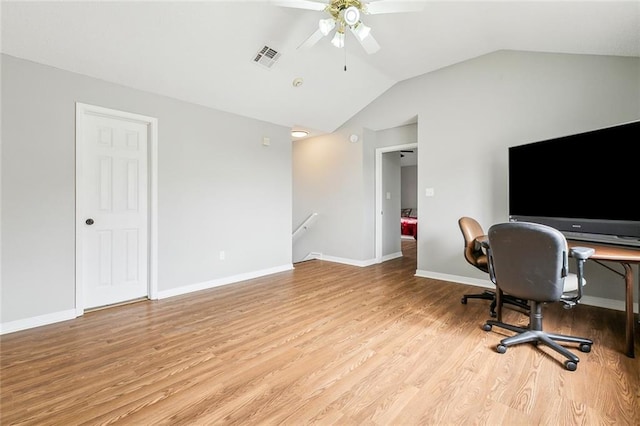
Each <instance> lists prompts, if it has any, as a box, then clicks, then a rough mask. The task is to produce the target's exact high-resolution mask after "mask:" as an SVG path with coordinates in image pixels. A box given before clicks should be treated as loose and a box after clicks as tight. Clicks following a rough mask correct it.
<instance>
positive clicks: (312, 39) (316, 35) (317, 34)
mask: <svg viewBox="0 0 640 426" xmlns="http://www.w3.org/2000/svg"><path fill="white" fill-rule="evenodd" d="M322 37H324V34H322V31H320V28H318V29H317V30H315V31H314V32H313V34H311V35H310V36H309V37H307V39H306V40H305V41H303V42H302V44H301V45H300V46H298V49H308V48H310V47H311V46H313V45H314V44H316V43H317V42H318V41H320V40H321V39H322Z"/></svg>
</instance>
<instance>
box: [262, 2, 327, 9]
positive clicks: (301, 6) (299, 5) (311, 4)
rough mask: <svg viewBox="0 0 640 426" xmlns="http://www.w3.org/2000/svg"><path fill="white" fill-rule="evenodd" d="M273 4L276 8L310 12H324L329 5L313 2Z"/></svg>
mask: <svg viewBox="0 0 640 426" xmlns="http://www.w3.org/2000/svg"><path fill="white" fill-rule="evenodd" d="M271 3H273V4H274V5H276V6H282V7H293V8H296V9H308V10H324V9H325V8H326V7H327V5H328V4H327V3H319V2H317V1H311V0H272V1H271Z"/></svg>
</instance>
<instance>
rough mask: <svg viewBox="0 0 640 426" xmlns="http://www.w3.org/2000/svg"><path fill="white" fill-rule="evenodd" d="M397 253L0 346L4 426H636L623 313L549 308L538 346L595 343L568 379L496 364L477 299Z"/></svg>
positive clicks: (537, 360) (558, 362) (634, 377)
mask: <svg viewBox="0 0 640 426" xmlns="http://www.w3.org/2000/svg"><path fill="white" fill-rule="evenodd" d="M403 252H404V254H405V256H404V257H403V258H399V259H394V260H391V261H388V262H385V263H384V264H381V265H375V266H370V267H366V268H359V267H353V266H347V265H341V264H336V263H330V262H323V261H319V260H313V261H308V262H303V263H299V264H296V265H295V270H293V271H289V272H283V273H279V274H275V275H272V276H269V277H263V278H259V279H254V280H250V281H245V282H243V283H237V284H232V285H228V286H224V287H218V288H215V289H211V290H206V291H201V292H197V293H192V294H189V295H185V296H178V297H173V298H170V299H164V300H159V301H144V302H139V303H135V304H130V305H123V306H118V307H113V308H110V309H104V310H99V311H95V312H91V313H87V314H85V315H84V316H83V317H80V318H77V319H75V320H72V321H67V322H63V323H58V324H54V325H50V326H45V327H40V328H37V329H32V330H26V331H21V332H17V333H11V334H7V335H4V336H1V337H0V345H1V346H0V351H1V356H2V360H1V370H0V380H1V381H0V391H1V405H0V409H1V414H0V416H1V417H0V423H1V424H2V425H97V424H101V425H102V424H123V425H169V424H170V425H219V424H225V425H226V424H229V425H235V424H242V425H252V424H256V425H258V424H259V425H273V424H283V425H303V424H326V425H439V424H456V425H457V424H487V425H499V424H500V425H514V424H536V425H540V424H541V425H558V424H563V425H564V424H588V425H591V424H616V425H638V424H640V360H639V359H637V358H636V359H632V358H628V357H626V356H625V355H624V353H623V350H624V313H623V312H619V311H611V310H606V309H601V308H594V307H590V306H582V305H581V306H578V307H577V308H576V309H573V310H570V311H565V310H563V309H562V308H561V307H560V306H559V305H553V306H548V308H547V309H546V310H545V319H544V323H545V328H546V329H547V330H554V331H557V332H560V333H570V334H575V335H581V336H586V337H590V338H592V339H593V340H594V342H595V343H594V346H593V349H592V351H591V352H590V353H581V352H579V351H578V350H577V349H576V351H575V352H576V354H577V355H578V356H579V357H580V359H581V361H580V363H579V365H578V370H577V371H575V372H569V371H567V370H565V369H564V368H563V366H562V359H561V357H559V356H557V355H556V354H555V353H554V352H551V351H549V350H546V349H544V348H536V347H533V346H531V345H523V346H518V347H514V348H510V349H509V350H508V351H507V353H505V354H498V353H497V352H496V351H495V345H496V344H497V343H498V341H499V340H500V339H501V338H502V337H503V336H505V335H508V334H509V332H506V331H501V330H498V329H494V330H493V331H491V332H485V331H483V330H482V324H483V323H484V320H486V319H487V318H488V302H487V301H481V300H469V302H468V304H467V305H462V304H461V303H460V298H461V296H462V295H463V294H464V293H472V292H476V291H477V290H479V289H476V288H473V287H469V286H464V285H460V284H455V283H448V282H444V281H438V280H433V279H425V278H418V277H415V276H414V273H415V269H416V259H415V256H416V253H415V241H409V240H403ZM460 261H461V262H462V261H463V259H462V257H461V259H460ZM504 319H506V320H509V321H512V322H519V323H521V324H526V322H527V318H526V317H525V316H523V315H522V314H520V313H517V312H514V311H509V310H505V315H504ZM638 340H640V339H637V340H636V341H638ZM639 349H640V348H638V346H636V353H640V350H639Z"/></svg>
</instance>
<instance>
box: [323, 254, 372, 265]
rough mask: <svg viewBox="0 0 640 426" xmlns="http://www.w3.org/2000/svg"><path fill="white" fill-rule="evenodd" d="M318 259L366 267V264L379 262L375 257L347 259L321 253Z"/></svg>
mask: <svg viewBox="0 0 640 426" xmlns="http://www.w3.org/2000/svg"><path fill="white" fill-rule="evenodd" d="M318 259H319V260H326V261H328V262H335V263H342V264H344V265H351V266H359V267H361V268H364V267H366V266H371V265H375V264H376V263H377V262H376V260H375V259H369V260H354V259H346V258H344V257H336V256H327V255H325V254H323V255H321V256H320V257H319V258H318Z"/></svg>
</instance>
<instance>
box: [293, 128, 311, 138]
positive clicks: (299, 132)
mask: <svg viewBox="0 0 640 426" xmlns="http://www.w3.org/2000/svg"><path fill="white" fill-rule="evenodd" d="M308 134H309V132H307V131H306V130H292V131H291V136H292V137H294V138H303V137H305V136H307V135H308Z"/></svg>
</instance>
